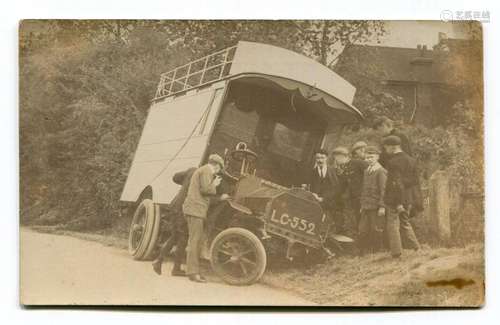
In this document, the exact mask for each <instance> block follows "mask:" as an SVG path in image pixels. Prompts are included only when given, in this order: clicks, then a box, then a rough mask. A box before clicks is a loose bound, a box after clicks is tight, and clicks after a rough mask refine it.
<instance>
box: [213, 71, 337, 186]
mask: <svg viewBox="0 0 500 325" xmlns="http://www.w3.org/2000/svg"><path fill="white" fill-rule="evenodd" d="M229 87H230V88H229V91H228V96H227V98H226V100H225V103H224V105H223V107H222V109H221V112H220V115H219V118H218V119H217V122H216V124H215V127H214V131H213V134H212V137H211V141H210V145H209V147H208V152H216V153H219V154H222V155H224V156H226V157H228V164H227V166H228V167H227V168H228V173H230V174H233V175H234V174H238V173H240V172H241V166H240V163H239V162H238V160H235V159H232V157H231V156H228V153H231V152H232V151H233V149H234V148H236V147H237V146H238V144H240V146H242V144H243V143H244V144H245V146H246V149H247V150H250V151H252V152H254V153H255V154H256V158H257V159H256V161H255V162H254V163H253V164H255V166H254V169H253V170H252V171H251V173H254V174H255V175H256V176H258V177H260V178H263V179H265V180H267V181H270V182H273V183H276V184H279V185H282V186H286V187H290V186H293V185H298V184H301V183H303V181H304V178H305V177H306V173H307V171H308V170H309V169H310V166H312V161H311V157H312V153H313V150H314V149H315V148H317V147H319V146H321V142H322V141H323V137H324V134H325V129H326V127H327V122H326V121H325V120H324V119H322V118H321V116H320V115H318V114H315V113H314V112H311V111H310V110H308V109H307V103H306V101H305V100H304V98H303V97H302V96H301V95H300V94H298V92H289V91H285V90H282V89H280V88H279V86H278V85H273V84H272V82H271V81H269V80H267V79H264V78H258V77H251V78H242V79H239V80H235V81H232V82H231V84H230V86H229Z"/></svg>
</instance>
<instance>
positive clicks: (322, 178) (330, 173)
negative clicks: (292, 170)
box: [309, 149, 342, 229]
mask: <svg viewBox="0 0 500 325" xmlns="http://www.w3.org/2000/svg"><path fill="white" fill-rule="evenodd" d="M314 160H315V164H314V167H313V169H312V170H311V173H310V174H309V186H310V188H309V190H310V191H311V192H312V193H313V194H314V196H315V197H316V199H317V200H318V201H319V203H320V204H321V206H322V207H323V210H324V211H325V212H326V213H327V215H328V216H329V217H330V218H333V219H334V220H333V221H334V222H335V224H336V227H337V226H339V225H340V224H342V222H341V221H340V220H337V219H338V218H337V213H336V211H335V208H336V206H337V205H338V198H337V193H338V179H337V175H336V174H335V170H334V169H332V168H329V167H328V162H327V160H328V153H327V151H326V150H324V149H318V150H316V151H315V153H314ZM337 229H338V228H337Z"/></svg>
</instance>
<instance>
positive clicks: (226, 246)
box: [121, 42, 362, 285]
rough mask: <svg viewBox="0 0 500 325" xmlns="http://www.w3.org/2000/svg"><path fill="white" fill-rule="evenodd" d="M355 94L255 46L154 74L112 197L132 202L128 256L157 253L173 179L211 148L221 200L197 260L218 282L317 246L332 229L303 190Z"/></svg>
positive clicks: (249, 276) (297, 60) (304, 61)
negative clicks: (221, 165)
mask: <svg viewBox="0 0 500 325" xmlns="http://www.w3.org/2000/svg"><path fill="white" fill-rule="evenodd" d="M354 93H355V88H354V87H353V86H352V85H351V84H349V83H348V82H347V81H345V80H344V79H342V78H341V77H340V76H338V75H337V74H335V73H334V72H333V71H332V70H330V69H328V68H327V67H325V66H323V65H321V64H319V63H318V62H316V61H314V60H312V59H309V58H307V57H305V56H302V55H300V54H297V53H295V52H292V51H289V50H285V49H282V48H279V47H275V46H270V45H266V44H260V43H253V42H239V43H238V44H237V45H236V46H233V47H230V48H227V49H225V50H222V51H219V52H216V53H213V54H211V55H208V56H206V57H204V58H201V59H199V60H195V61H192V62H190V63H188V64H186V65H184V66H181V67H178V68H176V69H174V70H172V71H170V72H167V73H164V74H162V75H161V80H160V83H159V85H158V89H157V92H156V96H155V98H154V99H153V101H152V106H151V108H150V111H149V114H148V117H147V120H146V123H145V125H144V129H143V131H142V135H141V138H140V141H139V144H138V147H137V150H136V153H135V156H134V159H133V162H132V166H131V167H130V171H129V174H128V178H127V181H126V184H125V187H124V189H123V193H122V195H121V200H123V201H129V202H136V204H137V205H136V206H137V208H136V210H135V213H134V215H133V218H132V219H133V220H132V224H131V227H130V235H129V251H130V254H131V255H132V256H133V257H134V259H137V260H146V259H151V258H152V257H153V255H154V254H156V253H157V249H158V243H159V242H160V241H162V240H165V239H166V238H167V237H168V236H169V232H170V230H169V227H170V226H169V225H170V220H169V216H168V204H169V202H170V201H171V200H172V198H173V197H174V196H175V195H176V193H177V191H178V190H179V186H177V185H176V184H174V183H173V182H172V176H173V174H174V173H176V172H179V171H183V170H185V169H187V168H189V167H197V166H200V165H202V164H204V163H206V161H207V159H208V155H209V154H211V153H217V154H219V155H220V156H222V157H224V159H225V160H226V169H225V173H224V181H223V183H225V184H226V185H227V186H224V187H225V188H226V191H227V192H229V193H228V194H230V199H228V200H224V201H219V202H216V203H215V204H214V206H213V207H212V208H211V209H210V211H209V216H208V222H207V233H208V236H207V237H208V241H207V243H206V245H205V246H206V249H205V250H204V254H203V255H204V256H205V258H207V259H209V260H210V262H211V265H212V268H213V270H214V271H215V273H216V274H217V275H218V276H220V277H221V278H222V279H223V280H224V281H226V282H228V283H230V284H236V285H242V284H251V283H253V282H255V281H257V280H258V279H259V278H260V277H261V275H262V274H263V272H264V270H265V268H266V262H267V258H268V257H269V256H273V254H275V253H277V254H283V255H285V256H286V257H288V258H289V259H291V258H293V257H294V255H295V254H299V252H302V253H303V252H306V253H308V252H311V251H312V252H318V251H321V250H322V248H323V247H324V243H325V241H326V240H327V239H328V238H329V236H330V235H329V224H330V223H329V222H328V220H327V218H326V215H325V213H324V211H323V210H322V208H321V206H320V204H319V203H318V202H317V201H316V200H315V198H314V196H313V195H312V193H310V192H309V191H308V190H307V188H306V187H304V186H301V184H305V183H307V182H308V181H307V175H308V173H310V171H311V169H312V168H313V165H314V161H313V159H314V158H313V151H314V150H315V149H317V148H320V147H322V146H323V145H324V144H325V141H331V140H332V139H333V140H334V139H335V136H336V134H337V132H338V131H339V130H340V129H341V128H342V127H343V126H345V125H347V124H353V123H359V121H360V120H361V119H362V114H361V113H360V112H359V111H358V110H357V109H356V108H355V107H353V106H352V100H353V97H354ZM330 237H331V236H330ZM335 238H337V239H339V238H340V236H337V237H335ZM339 240H342V238H340V239H339ZM346 240H347V239H346Z"/></svg>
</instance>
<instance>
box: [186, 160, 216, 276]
mask: <svg viewBox="0 0 500 325" xmlns="http://www.w3.org/2000/svg"><path fill="white" fill-rule="evenodd" d="M223 169H224V160H223V159H222V157H220V156H219V155H216V154H212V155H210V156H209V157H208V163H207V164H206V165H203V166H201V167H200V168H198V169H197V170H196V171H195V172H194V173H193V176H192V177H191V181H190V183H189V189H188V193H187V196H186V200H185V201H184V204H183V205H182V211H183V213H184V216H185V217H186V221H187V225H188V231H189V239H188V247H187V261H186V262H187V263H186V264H187V270H186V274H187V276H188V277H189V279H190V280H191V281H194V282H206V280H205V278H204V277H203V276H201V275H200V267H199V256H200V251H201V243H202V238H203V234H204V230H203V229H204V223H205V220H206V218H207V212H208V208H209V205H210V198H211V197H214V196H215V195H216V194H217V186H219V184H220V183H221V180H222V179H221V177H220V176H218V174H219V173H220V172H221V171H222V170H223Z"/></svg>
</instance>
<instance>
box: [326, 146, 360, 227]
mask: <svg viewBox="0 0 500 325" xmlns="http://www.w3.org/2000/svg"><path fill="white" fill-rule="evenodd" d="M332 155H333V158H334V159H335V164H336V171H337V177H338V180H339V193H340V194H339V195H342V194H343V193H346V192H347V194H348V196H349V201H350V203H351V204H350V205H351V208H352V211H353V214H354V222H355V227H354V229H353V232H354V233H357V232H358V222H359V217H360V216H359V212H360V209H361V207H360V197H361V188H362V186H363V173H364V171H365V169H366V168H367V167H368V163H367V162H366V161H364V160H360V159H355V158H351V157H350V156H349V150H347V148H345V147H337V148H335V149H334V150H333V152H332ZM341 216H342V217H341ZM337 221H338V227H337V226H336V228H337V231H338V232H340V231H341V232H344V233H345V231H346V229H345V223H344V221H345V220H344V218H343V215H342V214H339V216H338V217H337Z"/></svg>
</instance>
